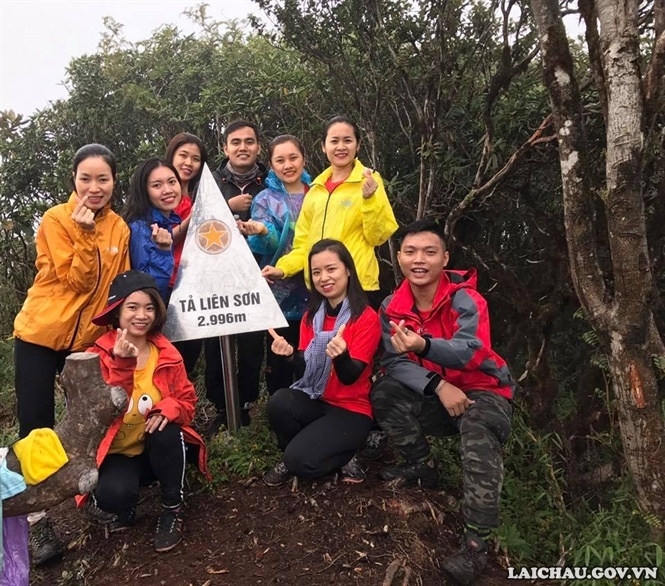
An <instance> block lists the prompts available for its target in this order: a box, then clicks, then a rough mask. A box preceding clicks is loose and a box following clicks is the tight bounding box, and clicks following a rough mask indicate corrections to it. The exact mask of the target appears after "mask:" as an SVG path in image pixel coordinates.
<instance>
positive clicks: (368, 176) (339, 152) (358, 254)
mask: <svg viewBox="0 0 665 586" xmlns="http://www.w3.org/2000/svg"><path fill="white" fill-rule="evenodd" d="M359 147H360V131H359V129H358V126H357V125H356V124H355V122H353V121H352V120H350V119H349V118H346V117H345V116H335V117H334V118H332V119H331V120H329V121H328V123H327V124H326V127H325V131H324V135H323V147H322V148H323V152H324V153H325V155H326V157H327V159H328V161H329V162H330V167H328V168H327V169H326V170H325V171H324V172H323V173H321V174H320V175H319V176H318V177H317V178H316V179H314V181H313V182H312V185H311V187H310V190H309V191H308V192H307V195H306V196H305V200H304V201H303V206H302V210H301V211H300V215H299V216H298V221H297V223H296V228H295V236H294V240H293V249H292V250H291V252H289V254H286V255H284V256H283V257H282V258H280V259H279V261H278V262H277V264H276V266H274V267H272V266H266V267H264V268H263V276H264V277H266V279H268V280H269V281H270V280H272V279H284V278H287V277H291V276H293V275H295V274H296V273H298V272H300V271H304V274H305V278H306V279H307V275H308V271H307V266H306V265H307V255H308V254H309V251H310V249H311V248H312V245H313V244H314V243H315V242H318V241H319V240H321V239H323V238H334V239H336V240H340V241H341V242H343V243H344V244H345V245H346V247H347V248H348V249H349V252H351V256H352V257H353V261H354V263H355V265H356V268H357V270H358V277H359V278H360V283H361V284H362V287H363V289H364V290H365V291H366V292H367V293H368V296H369V298H370V303H371V304H372V305H373V306H376V307H378V306H379V305H380V304H381V301H382V299H381V298H380V293H379V263H378V261H377V258H376V253H375V251H374V248H375V247H376V246H380V245H381V244H383V243H384V242H385V241H386V240H388V238H390V236H391V235H392V234H393V233H394V232H395V230H397V222H396V221H395V216H394V215H393V210H392V208H391V206H390V202H389V201H388V196H387V195H386V190H385V189H384V187H383V181H382V180H381V176H380V175H379V174H378V173H377V172H373V171H372V170H371V169H367V168H365V166H364V165H363V164H362V163H361V162H360V161H359V160H358V159H357V158H356V155H357V154H358V150H359ZM308 286H309V283H308Z"/></svg>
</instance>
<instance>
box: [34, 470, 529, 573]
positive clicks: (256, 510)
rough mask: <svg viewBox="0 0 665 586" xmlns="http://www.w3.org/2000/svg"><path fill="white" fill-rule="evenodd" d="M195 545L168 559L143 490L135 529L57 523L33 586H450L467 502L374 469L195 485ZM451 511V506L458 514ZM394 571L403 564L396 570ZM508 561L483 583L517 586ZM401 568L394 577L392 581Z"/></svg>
mask: <svg viewBox="0 0 665 586" xmlns="http://www.w3.org/2000/svg"><path fill="white" fill-rule="evenodd" d="M188 489H189V494H188V496H187V509H186V512H185V539H184V541H183V543H181V544H180V545H179V546H178V547H177V548H176V549H174V550H173V551H171V552H168V553H165V554H158V553H156V552H155V551H154V549H153V537H154V530H155V525H156V520H157V513H158V507H157V503H158V502H159V498H158V492H157V489H156V488H147V489H145V490H144V492H143V493H142V498H141V502H140V504H139V511H138V520H137V523H136V525H135V526H134V527H133V528H132V529H130V530H128V531H126V532H124V533H116V534H110V535H109V534H106V533H105V529H104V528H103V527H100V526H98V525H92V524H90V523H89V522H87V521H86V520H85V519H83V517H82V516H81V515H80V514H79V513H78V512H77V511H76V510H75V508H74V506H73V503H71V502H66V503H63V504H62V505H60V506H59V507H58V508H56V509H54V510H53V511H52V513H51V516H52V519H53V520H54V522H55V525H56V527H57V529H58V531H59V533H60V535H61V536H62V537H63V538H64V539H65V540H66V542H67V543H68V546H67V552H66V555H65V558H64V560H63V561H61V562H59V563H58V564H55V565H53V566H51V567H49V568H46V569H33V571H32V574H31V582H30V583H31V584H40V585H47V586H56V585H60V586H62V585H74V584H76V585H79V584H80V585H83V584H86V585H88V584H94V585H104V584H140V585H142V586H158V585H159V586H161V585H173V586H188V585H192V586H213V585H215V586H216V585H238V586H245V585H250V584H285V585H296V584H297V585H300V584H306V585H311V586H318V585H324V584H336V585H346V584H349V585H350V584H367V585H379V586H381V585H384V584H391V585H392V586H407V585H408V586H434V585H437V586H438V585H442V584H448V583H449V582H447V581H446V579H445V578H444V577H443V574H442V573H441V572H440V570H439V562H440V560H441V559H442V558H443V557H444V556H445V555H448V554H450V553H451V552H453V551H454V550H455V549H456V539H457V537H456V536H457V533H458V530H459V526H460V517H459V514H458V513H457V512H455V511H454V508H455V504H456V501H455V499H454V498H453V497H451V496H449V495H446V494H444V493H442V492H436V491H425V490H421V489H419V488H414V489H408V490H401V491H399V492H395V491H393V490H392V489H390V488H388V487H387V486H386V485H385V483H383V482H381V481H380V480H379V479H378V477H377V464H375V463H371V464H370V466H369V471H368V479H367V481H366V482H365V483H363V484H360V485H346V484H342V483H337V482H336V479H335V478H330V479H324V481H320V482H300V483H299V485H298V486H297V489H296V490H293V487H292V486H291V484H290V483H289V484H288V485H285V486H282V487H279V488H268V487H267V486H265V485H264V484H263V483H262V482H261V481H260V479H258V478H253V479H250V480H249V481H242V482H238V481H236V482H232V483H229V484H225V485H222V486H221V487H220V488H218V489H217V490H216V491H211V489H210V488H209V487H206V486H204V485H203V484H199V483H198V482H195V483H194V484H193V485H189V486H188ZM451 507H452V510H451ZM391 564H393V565H392V566H391ZM502 564H503V565H505V560H502V559H500V558H499V557H497V556H496V554H493V555H492V558H491V560H490V563H489V564H488V568H487V569H486V570H485V574H484V575H483V577H482V578H481V579H480V580H478V581H477V582H476V583H477V584H479V585H481V586H483V585H486V586H488V585H495V584H496V585H502V584H519V583H520V581H516V580H508V579H507V578H506V576H507V573H506V570H505V569H503V567H502ZM390 568H392V569H395V568H397V573H396V575H395V578H394V579H393V580H392V581H390V582H384V580H385V579H386V575H387V572H389V571H390V570H389V569H390Z"/></svg>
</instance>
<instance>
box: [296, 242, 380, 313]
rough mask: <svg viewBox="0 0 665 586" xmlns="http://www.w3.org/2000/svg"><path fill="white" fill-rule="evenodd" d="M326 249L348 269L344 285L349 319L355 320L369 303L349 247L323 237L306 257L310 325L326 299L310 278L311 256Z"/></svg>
mask: <svg viewBox="0 0 665 586" xmlns="http://www.w3.org/2000/svg"><path fill="white" fill-rule="evenodd" d="M326 250H329V251H330V252H334V253H335V254H336V255H337V258H339V260H340V261H342V264H343V265H344V267H345V268H346V269H347V270H348V271H349V283H348V285H347V287H346V298H347V299H348V300H349V308H350V309H351V320H350V321H355V320H357V319H358V318H359V317H360V316H361V315H362V313H363V311H365V309H367V306H368V305H369V301H368V299H367V294H366V293H365V291H364V290H363V288H362V285H361V284H360V279H359V278H358V271H356V265H355V263H354V262H353V257H352V256H351V253H350V252H349V249H348V248H347V247H346V246H344V244H343V243H342V242H340V241H339V240H334V239H332V238H324V239H323V240H319V241H318V242H316V243H315V244H314V246H312V249H311V250H310V251H309V256H308V257H307V267H308V268H307V270H308V271H309V282H310V284H311V286H312V291H311V295H310V297H309V306H308V307H307V324H308V325H312V320H313V319H314V314H315V313H316V312H317V310H318V309H319V307H320V306H321V303H322V302H323V301H325V300H326V298H325V297H324V296H323V295H321V293H319V292H318V291H317V290H316V287H314V280H313V279H312V257H313V256H314V255H315V254H319V253H320V252H324V251H326Z"/></svg>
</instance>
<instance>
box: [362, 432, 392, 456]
mask: <svg viewBox="0 0 665 586" xmlns="http://www.w3.org/2000/svg"><path fill="white" fill-rule="evenodd" d="M387 445H388V436H387V435H386V434H385V433H383V432H382V431H381V430H380V429H373V430H372V431H370V432H369V435H368V436H367V441H366V442H365V446H364V447H363V449H362V450H360V455H361V456H362V457H363V458H367V459H368V460H378V459H379V458H380V457H381V456H383V453H384V452H385V451H386V446H387Z"/></svg>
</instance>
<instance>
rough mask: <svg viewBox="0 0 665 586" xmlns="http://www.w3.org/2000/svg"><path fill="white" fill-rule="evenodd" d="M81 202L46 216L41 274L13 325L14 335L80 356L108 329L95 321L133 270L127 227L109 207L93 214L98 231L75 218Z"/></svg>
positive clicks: (41, 237)
mask: <svg viewBox="0 0 665 586" xmlns="http://www.w3.org/2000/svg"><path fill="white" fill-rule="evenodd" d="M77 202H78V196H77V195H76V193H72V195H71V196H70V198H69V201H67V203H63V204H60V205H57V206H54V207H52V208H51V209H49V210H47V211H46V213H45V214H44V217H43V219H42V222H41V224H40V225H39V230H38V231H37V237H36V238H35V244H36V246H37V261H36V263H35V265H36V266H37V276H36V277H35V282H34V283H33V285H32V287H30V290H29V291H28V296H27V298H26V300H25V302H24V303H23V307H22V308H21V311H20V312H19V314H18V315H17V316H16V319H15V321H14V336H15V337H16V338H19V339H20V340H23V341H24V342H30V343H32V344H38V345H40V346H45V347H47V348H51V349H52V350H70V351H72V352H78V351H81V350H85V348H87V347H88V346H91V345H92V344H93V343H94V342H95V340H96V339H97V338H99V336H101V335H102V334H103V333H104V331H105V328H103V327H99V326H96V325H94V324H93V323H92V318H93V316H95V315H97V314H98V313H99V312H100V311H101V310H102V309H104V307H106V301H107V297H108V291H109V287H110V285H111V281H112V280H113V279H114V278H115V276H116V275H117V274H118V273H122V272H124V271H126V270H128V269H129V268H130V267H129V253H128V249H129V228H128V227H127V224H125V221H124V220H123V219H122V218H121V217H120V216H119V215H118V214H116V213H115V212H113V211H112V210H111V208H110V206H106V207H105V208H104V209H103V210H101V211H100V212H98V213H97V215H96V216H95V229H94V230H89V231H88V230H83V229H82V228H80V227H79V226H78V225H77V224H76V222H74V221H73V220H72V219H71V215H72V212H73V211H74V208H75V206H76V204H77Z"/></svg>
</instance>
